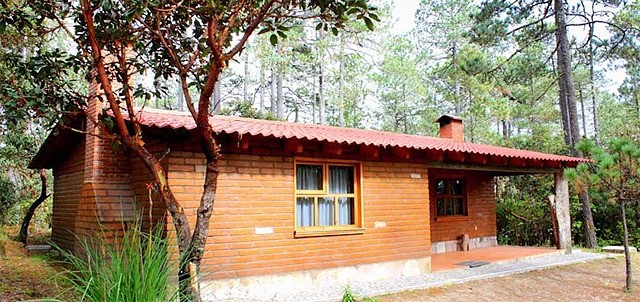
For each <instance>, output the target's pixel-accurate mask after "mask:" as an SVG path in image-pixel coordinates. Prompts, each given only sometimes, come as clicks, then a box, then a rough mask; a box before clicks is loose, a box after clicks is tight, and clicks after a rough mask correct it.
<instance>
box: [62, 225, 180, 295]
mask: <svg viewBox="0 0 640 302" xmlns="http://www.w3.org/2000/svg"><path fill="white" fill-rule="evenodd" d="M140 226H141V223H134V224H133V226H130V227H128V228H126V229H125V231H124V233H123V234H121V235H120V236H118V237H116V238H115V239H116V240H115V241H116V242H117V243H116V244H112V243H110V242H109V241H108V240H107V236H106V234H105V232H104V231H103V232H101V233H100V234H98V236H97V237H94V238H89V239H87V238H81V239H80V242H81V245H82V248H83V249H84V253H83V254H82V255H80V256H76V255H73V254H71V253H68V252H63V255H64V256H65V259H66V261H67V262H68V263H69V264H70V267H71V268H70V269H69V270H68V274H67V278H68V280H69V282H70V283H71V284H73V286H74V287H75V289H76V290H78V291H79V292H80V295H81V297H82V300H83V301H114V302H129V301H131V302H133V301H136V302H146V301H163V302H164V301H171V300H173V301H176V298H177V286H174V285H173V284H172V281H173V280H175V278H171V276H172V273H173V272H174V269H173V268H175V267H177V265H175V264H174V263H172V262H173V261H171V260H170V258H171V257H170V255H169V253H168V252H167V239H165V238H163V237H162V228H160V227H156V228H155V229H156V231H154V232H153V234H148V233H145V232H142V231H141V228H140Z"/></svg>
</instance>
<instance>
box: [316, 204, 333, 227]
mask: <svg viewBox="0 0 640 302" xmlns="http://www.w3.org/2000/svg"><path fill="white" fill-rule="evenodd" d="M334 213H335V212H334V202H333V197H323V198H320V197H319V198H318V225H320V226H327V225H334V224H335V223H334V219H333V216H334Z"/></svg>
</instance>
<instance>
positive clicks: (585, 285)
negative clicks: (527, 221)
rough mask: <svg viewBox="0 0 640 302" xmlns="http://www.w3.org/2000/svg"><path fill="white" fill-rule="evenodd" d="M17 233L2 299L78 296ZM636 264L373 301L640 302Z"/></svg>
mask: <svg viewBox="0 0 640 302" xmlns="http://www.w3.org/2000/svg"><path fill="white" fill-rule="evenodd" d="M13 233H15V232H13V231H12V230H6V229H5V232H3V231H2V230H1V229H0V244H4V246H5V250H6V258H5V259H0V302H9V301H24V300H37V299H44V298H54V299H57V300H58V301H76V300H78V297H75V296H74V293H73V291H72V290H70V288H71V287H70V286H69V284H68V283H65V282H64V281H63V278H62V275H61V274H62V272H63V267H62V265H61V264H60V262H59V261H58V260H57V259H55V258H54V257H53V256H51V254H45V255H30V254H29V253H28V252H27V251H26V250H25V249H24V248H23V247H22V245H21V244H19V243H17V242H15V241H13V240H11V239H9V238H8V237H7V235H5V234H13ZM32 238H34V237H32ZM35 238H36V239H35V240H34V239H31V240H30V243H31V244H37V243H38V241H39V240H40V239H38V238H39V237H38V235H36V236H35ZM42 238H45V237H44V235H43V236H42ZM43 240H44V239H43ZM633 267H634V274H635V276H636V281H634V285H633V291H632V292H631V293H627V292H625V291H624V290H623V287H624V280H625V279H624V278H625V273H624V257H622V256H621V257H616V258H608V259H602V260H595V261H590V262H586V263H580V264H573V265H568V266H559V267H553V268H548V269H543V270H539V271H533V272H528V273H522V274H515V275H511V276H506V277H496V278H490V279H485V280H478V281H471V282H466V283H463V284H454V285H449V286H443V287H437V288H431V289H426V290H415V291H406V292H401V293H396V294H390V295H384V296H379V297H375V298H374V299H375V300H376V301H379V302H390V301H412V302H422V301H446V300H451V301H462V300H472V301H492V302H493V301H535V302H538V301H640V298H639V297H640V281H637V280H639V279H640V254H635V255H634V256H633ZM48 301H51V300H48Z"/></svg>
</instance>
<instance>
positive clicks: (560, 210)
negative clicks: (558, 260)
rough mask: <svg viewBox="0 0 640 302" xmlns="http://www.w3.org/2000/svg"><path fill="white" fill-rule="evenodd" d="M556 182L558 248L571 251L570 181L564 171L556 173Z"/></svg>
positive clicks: (568, 252)
mask: <svg viewBox="0 0 640 302" xmlns="http://www.w3.org/2000/svg"><path fill="white" fill-rule="evenodd" d="M554 176H555V184H556V200H555V201H556V202H555V208H556V209H555V212H556V213H555V214H556V219H557V221H558V239H559V240H558V241H559V245H558V248H559V249H562V250H565V251H566V252H567V254H570V253H571V216H570V213H569V182H568V181H567V177H566V176H565V175H564V173H563V172H558V173H555V174H554Z"/></svg>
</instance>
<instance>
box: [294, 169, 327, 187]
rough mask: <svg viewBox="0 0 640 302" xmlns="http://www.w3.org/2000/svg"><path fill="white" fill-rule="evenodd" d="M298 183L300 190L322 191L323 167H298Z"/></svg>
mask: <svg viewBox="0 0 640 302" xmlns="http://www.w3.org/2000/svg"><path fill="white" fill-rule="evenodd" d="M296 182H297V183H296V188H297V189H298V190H322V166H321V165H297V166H296Z"/></svg>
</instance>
